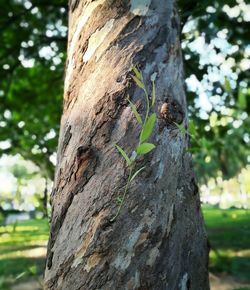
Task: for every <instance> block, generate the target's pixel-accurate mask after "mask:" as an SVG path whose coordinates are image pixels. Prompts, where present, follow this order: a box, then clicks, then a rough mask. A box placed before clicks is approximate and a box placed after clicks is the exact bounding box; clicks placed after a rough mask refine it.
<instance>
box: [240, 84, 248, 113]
mask: <svg viewBox="0 0 250 290" xmlns="http://www.w3.org/2000/svg"><path fill="white" fill-rule="evenodd" d="M238 105H239V108H240V109H242V110H244V109H246V107H247V100H246V95H245V94H244V93H243V91H242V88H239V90H238Z"/></svg>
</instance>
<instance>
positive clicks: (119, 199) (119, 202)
mask: <svg viewBox="0 0 250 290" xmlns="http://www.w3.org/2000/svg"><path fill="white" fill-rule="evenodd" d="M116 201H117V203H118V204H121V203H122V202H123V200H122V198H121V197H120V196H118V197H117V199H116Z"/></svg>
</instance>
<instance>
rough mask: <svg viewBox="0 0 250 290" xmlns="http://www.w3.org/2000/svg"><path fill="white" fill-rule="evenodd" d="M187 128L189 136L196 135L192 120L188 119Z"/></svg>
mask: <svg viewBox="0 0 250 290" xmlns="http://www.w3.org/2000/svg"><path fill="white" fill-rule="evenodd" d="M188 130H189V133H190V135H191V136H193V137H194V136H196V127H195V124H194V121H193V120H189V124H188Z"/></svg>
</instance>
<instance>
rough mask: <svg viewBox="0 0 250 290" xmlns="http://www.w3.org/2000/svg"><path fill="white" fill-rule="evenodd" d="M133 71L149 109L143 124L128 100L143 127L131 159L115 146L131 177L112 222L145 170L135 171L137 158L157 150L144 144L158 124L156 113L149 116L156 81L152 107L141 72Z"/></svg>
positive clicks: (152, 145) (118, 199)
mask: <svg viewBox="0 0 250 290" xmlns="http://www.w3.org/2000/svg"><path fill="white" fill-rule="evenodd" d="M132 71H133V72H134V74H135V75H132V78H133V80H134V81H135V83H136V85H137V86H138V87H139V88H141V89H142V90H143V92H144V98H145V101H146V104H147V109H146V115H145V119H144V122H143V121H142V118H141V116H140V114H139V113H138V111H137V109H136V106H135V105H134V104H133V103H132V101H130V100H129V99H128V102H129V104H130V107H131V110H132V112H133V114H134V116H135V118H136V120H137V122H138V124H139V125H141V132H140V137H139V141H138V145H137V146H136V148H134V149H133V150H132V154H131V158H129V157H128V155H127V153H126V152H125V150H124V149H122V148H121V147H120V146H119V145H117V144H115V147H116V149H117V150H118V152H119V153H120V154H121V156H122V157H123V159H124V160H125V161H126V164H127V166H128V169H129V176H128V179H127V182H126V186H125V189H124V192H123V195H122V197H118V198H117V203H118V205H119V207H118V210H117V212H116V214H115V216H114V217H112V219H111V222H113V221H115V219H116V218H117V217H118V215H119V213H120V211H121V208H122V206H123V204H124V201H125V198H126V195H127V191H128V189H129V185H130V183H131V182H132V181H133V180H134V179H135V178H136V177H137V176H138V174H139V173H140V172H141V171H142V170H143V169H144V168H145V167H141V168H140V169H138V170H136V169H135V166H136V161H137V158H138V157H139V156H141V155H146V154H148V153H150V152H151V151H152V150H153V149H154V148H155V145H154V144H152V143H144V141H146V140H147V139H149V138H150V137H151V136H152V133H153V129H154V126H155V122H156V114H155V113H152V114H151V115H150V116H149V113H150V110H153V104H154V102H155V98H156V93H155V85H154V81H152V84H153V87H154V88H153V89H152V99H154V101H152V102H151V106H150V100H149V95H148V92H147V89H146V86H145V84H144V81H143V76H142V74H141V72H140V71H139V70H138V69H137V68H136V67H135V66H134V67H132Z"/></svg>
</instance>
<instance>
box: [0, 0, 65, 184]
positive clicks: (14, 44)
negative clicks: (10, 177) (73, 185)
mask: <svg viewBox="0 0 250 290" xmlns="http://www.w3.org/2000/svg"><path fill="white" fill-rule="evenodd" d="M0 5H1V10H0V28H1V29H0V37H1V43H2V44H1V48H0V104H1V105H0V116H1V120H0V127H1V133H0V140H3V141H5V142H4V143H3V144H2V146H1V151H2V152H3V153H7V154H16V153H20V154H21V155H22V156H23V157H24V158H26V159H29V160H32V161H33V162H34V163H35V164H36V165H38V166H39V167H40V169H41V172H42V174H43V175H44V176H46V177H49V178H50V179H52V177H53V169H54V165H53V164H52V162H51V160H52V159H51V158H52V157H53V153H54V152H55V150H56V144H57V139H58V129H59V121H60V119H59V118H60V113H61V99H62V98H61V96H62V84H63V63H64V52H65V49H66V31H67V29H66V26H65V23H66V12H67V11H66V9H67V4H66V1H62V0H54V1H44V0H42V1H39V0H32V1H24V0H10V1H7V2H6V1H0ZM6 141H7V142H6ZM52 161H53V160H52Z"/></svg>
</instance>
